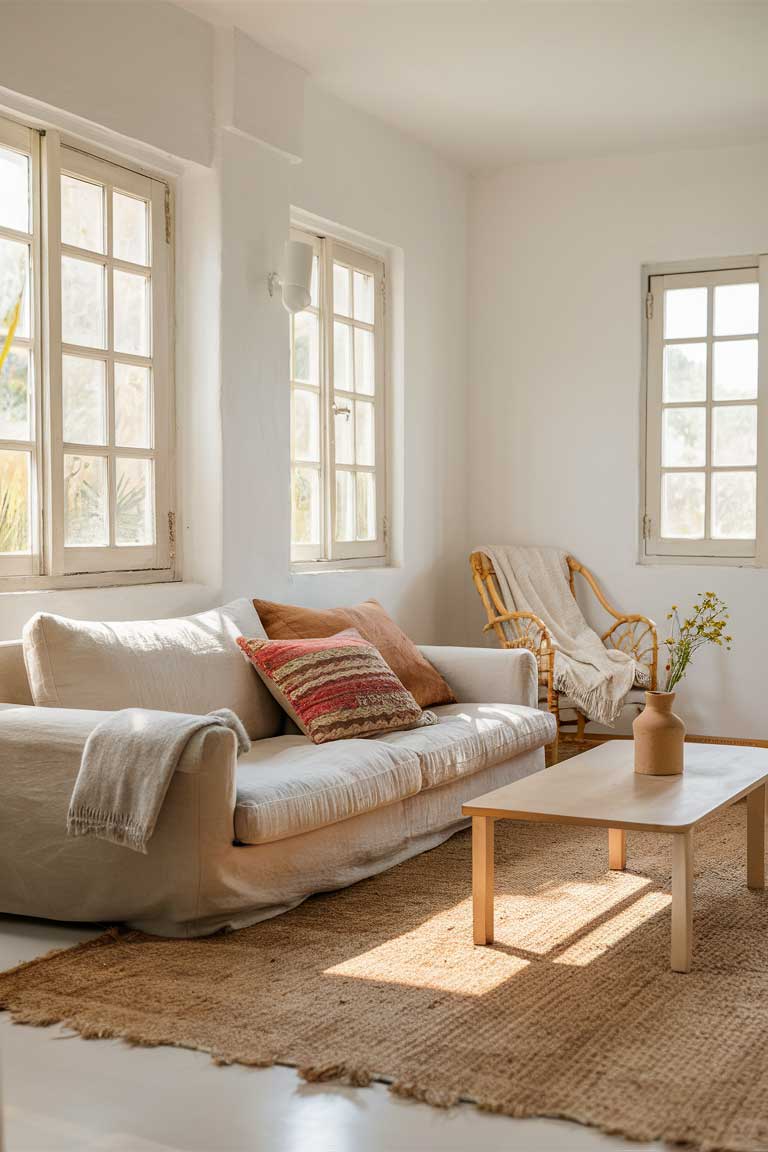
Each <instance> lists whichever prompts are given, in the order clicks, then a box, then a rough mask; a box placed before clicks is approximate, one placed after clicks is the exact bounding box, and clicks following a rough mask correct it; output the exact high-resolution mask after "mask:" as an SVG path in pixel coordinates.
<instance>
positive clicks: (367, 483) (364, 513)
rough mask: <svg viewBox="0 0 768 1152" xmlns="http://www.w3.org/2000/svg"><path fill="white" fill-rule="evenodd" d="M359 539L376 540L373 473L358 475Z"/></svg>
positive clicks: (360, 473)
mask: <svg viewBox="0 0 768 1152" xmlns="http://www.w3.org/2000/svg"><path fill="white" fill-rule="evenodd" d="M357 538H358V540H375V539H376V487H375V484H374V478H373V474H372V473H371V472H358V473H357Z"/></svg>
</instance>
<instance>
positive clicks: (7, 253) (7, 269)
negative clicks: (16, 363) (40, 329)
mask: <svg viewBox="0 0 768 1152" xmlns="http://www.w3.org/2000/svg"><path fill="white" fill-rule="evenodd" d="M28 284H29V245H28V244H20V243H19V242H18V241H17V240H4V239H3V238H2V237H0V336H3V335H5V333H6V332H8V331H9V330H10V329H11V328H12V327H13V324H14V321H15V323H16V335H17V336H29V291H28ZM19 301H21V304H20V305H19ZM17 308H18V313H17Z"/></svg>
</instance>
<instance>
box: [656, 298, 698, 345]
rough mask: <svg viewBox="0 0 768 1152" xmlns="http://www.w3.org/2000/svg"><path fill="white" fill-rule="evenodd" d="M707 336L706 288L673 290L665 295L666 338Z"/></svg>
mask: <svg viewBox="0 0 768 1152" xmlns="http://www.w3.org/2000/svg"><path fill="white" fill-rule="evenodd" d="M706 334H707V290H706V288H671V289H667V291H666V292H665V293H664V336H665V338H666V339H667V340H678V339H680V338H681V337H685V336H706Z"/></svg>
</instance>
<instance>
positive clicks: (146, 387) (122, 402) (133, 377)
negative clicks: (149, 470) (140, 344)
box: [115, 362, 152, 448]
mask: <svg viewBox="0 0 768 1152" xmlns="http://www.w3.org/2000/svg"><path fill="white" fill-rule="evenodd" d="M151 405H152V387H151V381H150V378H149V368H142V367H140V366H139V365H136V364H119V363H117V362H115V444H117V445H119V447H121V448H151V447H152V407H151Z"/></svg>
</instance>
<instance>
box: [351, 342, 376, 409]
mask: <svg viewBox="0 0 768 1152" xmlns="http://www.w3.org/2000/svg"><path fill="white" fill-rule="evenodd" d="M375 383H376V381H375V378H374V372H373V332H366V331H365V330H364V329H362V328H356V329H355V388H356V389H357V391H358V392H364V393H365V395H366V396H373V392H374V387H375Z"/></svg>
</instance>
